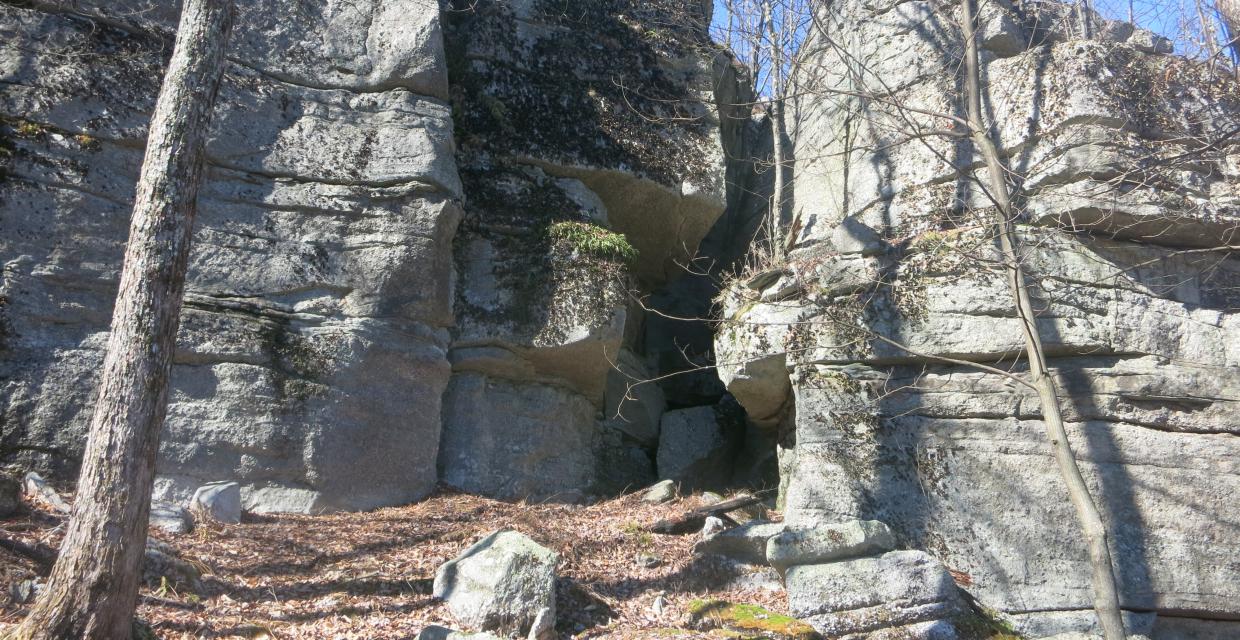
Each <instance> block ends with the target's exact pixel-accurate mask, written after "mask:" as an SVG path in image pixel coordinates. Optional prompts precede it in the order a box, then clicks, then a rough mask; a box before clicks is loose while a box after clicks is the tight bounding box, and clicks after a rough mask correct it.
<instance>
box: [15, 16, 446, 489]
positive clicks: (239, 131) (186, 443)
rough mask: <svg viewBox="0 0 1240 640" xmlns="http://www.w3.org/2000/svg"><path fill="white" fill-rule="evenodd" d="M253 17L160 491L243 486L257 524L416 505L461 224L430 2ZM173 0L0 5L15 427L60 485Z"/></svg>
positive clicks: (211, 192)
mask: <svg viewBox="0 0 1240 640" xmlns="http://www.w3.org/2000/svg"><path fill="white" fill-rule="evenodd" d="M122 5H123V6H122ZM238 5H239V7H238V11H239V18H238V21H237V29H236V33H235V34H234V37H233V41H232V46H231V47H230V52H231V53H230V55H231V56H232V57H233V58H234V59H235V60H237V62H235V63H231V64H230V65H229V68H228V69H227V71H226V75H225V77H226V78H227V79H226V80H225V81H224V87H223V88H222V89H221V92H220V99H219V106H218V108H217V110H216V113H215V117H214V119H213V123H212V128H213V133H212V135H211V138H210V141H209V145H208V151H207V155H208V160H207V162H208V169H207V175H206V180H205V184H204V186H203V189H202V192H201V196H200V198H199V212H198V219H197V225H196V229H197V230H196V233H195V237H194V240H193V243H194V244H193V249H192V255H191V258H190V270H189V282H188V286H187V291H188V293H187V300H186V305H185V311H184V313H183V316H182V326H181V332H180V336H179V338H178V350H177V354H176V359H175V366H174V371H173V376H172V389H171V405H170V407H169V411H168V419H167V423H166V427H165V431H164V444H163V447H162V451H161V456H160V463H159V464H160V466H159V471H160V476H159V479H158V482H157V496H158V497H160V498H162V499H167V500H170V501H184V500H185V499H187V498H189V496H190V493H191V492H192V491H193V489H194V488H195V487H197V486H198V485H200V484H201V483H202V482H203V481H205V480H210V479H212V478H219V477H233V478H236V479H237V480H238V481H239V483H240V484H241V485H242V494H243V499H244V502H245V504H246V506H247V507H248V508H251V509H254V510H258V511H263V510H292V511H316V510H322V509H334V508H369V507H374V506H379V505H383V504H392V503H396V502H402V501H408V500H412V499H415V498H417V497H420V496H422V495H425V494H426V493H427V492H429V491H430V489H431V488H432V487H433V485H434V482H435V470H434V468H435V467H434V460H435V453H436V449H437V446H436V445H437V441H438V433H439V424H440V421H439V409H438V407H439V404H438V403H439V398H440V396H441V395H442V392H443V389H444V387H445V385H446V383H447V376H448V364H447V361H446V359H445V351H446V347H447V336H446V333H445V332H444V331H443V330H442V327H444V326H446V325H448V324H449V323H450V322H451V311H450V308H451V289H450V286H449V274H450V271H451V258H450V255H451V254H450V240H451V237H452V235H453V232H454V229H455V225H456V222H457V219H458V218H459V209H458V205H457V204H456V203H455V202H453V198H456V197H458V196H459V193H460V186H459V185H460V182H459V178H458V177H457V172H456V167H455V161H454V158H453V140H452V123H451V119H450V111H449V109H448V107H447V105H446V104H445V103H444V101H443V100H444V99H445V98H446V97H447V84H446V64H445V61H444V53H443V46H442V38H441V34H440V30H439V11H438V8H437V7H436V6H435V5H434V4H433V3H430V4H428V3H425V2H417V1H413V0H400V1H397V2H385V3H379V2H370V1H367V2H363V3H360V4H358V3H352V4H350V6H348V7H343V5H342V6H335V5H324V6H322V7H315V8H312V9H310V10H301V9H293V8H292V7H291V5H289V6H284V5H281V7H275V8H273V7H267V6H266V5H264V4H262V3H253V2H239V3H238ZM178 6H179V5H178V3H175V2H163V1H154V0H150V1H148V0H135V1H134V2H124V3H121V4H120V5H118V4H117V3H102V2H98V3H96V2H83V3H78V4H77V5H75V10H77V11H80V12H82V13H83V14H84V15H86V16H93V17H94V20H93V21H92V20H91V19H87V18H82V17H75V16H70V15H68V14H62V13H56V12H44V11H39V10H35V9H23V8H16V7H14V6H12V5H5V6H4V7H2V8H0V42H3V44H2V45H0V77H2V78H3V79H4V81H5V86H6V89H5V91H4V92H3V93H2V94H0V114H2V115H3V116H4V117H5V119H6V120H5V124H4V125H3V127H2V128H0V129H2V131H0V137H2V138H3V142H4V145H5V147H6V148H12V149H13V151H14V153H13V154H11V155H10V154H5V157H4V158H3V159H2V160H0V162H2V163H3V164H4V167H3V172H2V173H3V175H4V177H3V178H2V179H0V221H2V222H0V226H2V227H3V228H4V229H5V233H4V234H2V236H3V237H0V266H2V270H0V299H3V300H4V301H5V302H4V304H3V307H2V309H0V326H3V327H4V329H3V331H2V332H0V335H3V338H0V380H2V381H3V382H0V413H3V414H4V415H5V420H6V433H12V434H18V435H17V436H16V437H18V439H19V440H20V444H22V445H30V446H33V447H35V448H34V449H26V451H27V453H24V454H14V455H16V456H17V458H15V461H18V462H23V463H26V464H30V465H35V466H40V467H43V468H45V469H47V470H52V471H55V472H57V473H60V474H62V475H65V476H70V475H72V474H74V473H75V469H74V464H75V463H74V462H73V460H74V452H77V451H80V450H81V446H82V443H83V441H84V432H85V428H86V423H87V420H88V418H89V414H90V408H91V406H92V402H91V396H92V392H93V390H94V386H95V382H96V380H95V372H96V371H97V370H98V363H99V362H100V359H101V357H102V350H103V346H104V339H105V338H106V331H107V328H108V320H109V315H110V313H109V310H110V308H111V304H112V299H113V295H114V288H115V286H116V285H115V283H116V278H117V273H118V271H119V267H120V259H121V255H122V250H123V243H124V241H125V238H126V234H127V221H128V217H129V210H130V203H131V201H132V197H133V194H132V191H133V185H134V183H135V181H136V175H137V170H138V167H139V164H140V162H141V149H142V145H143V139H144V136H145V128H146V123H147V119H148V117H149V113H150V110H151V108H152V105H153V101H154V98H155V94H156V92H157V90H158V83H159V79H160V76H161V61H162V53H161V49H162V47H163V44H162V41H161V40H159V39H157V38H156V37H155V36H154V35H153V34H157V33H165V34H166V33H167V32H168V31H169V30H170V29H171V27H172V26H173V25H175V20H176V12H177V7H178ZM66 50H78V51H81V52H83V54H84V55H85V56H87V57H88V58H89V59H90V61H91V62H90V64H80V63H79V62H78V61H77V60H76V58H74V57H73V56H65V55H63V53H64V51H66ZM19 450H20V449H19ZM32 451H40V452H64V453H65V455H63V456H62V455H59V454H56V453H32Z"/></svg>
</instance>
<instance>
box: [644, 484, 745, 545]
mask: <svg viewBox="0 0 1240 640" xmlns="http://www.w3.org/2000/svg"><path fill="white" fill-rule="evenodd" d="M762 500H763V497H762V494H761V493H759V494H757V495H752V496H737V497H735V498H732V499H730V500H724V501H723V502H717V503H715V504H711V505H707V506H705V507H698V508H696V509H691V510H689V511H686V512H685V513H684V514H683V515H680V516H677V517H675V518H670V519H668V520H660V521H658V522H656V523H654V524H652V525H650V526H649V527H647V528H646V530H647V531H649V532H650V533H660V534H664V535H684V534H686V533H695V532H697V531H700V530H701V529H702V525H704V524H705V523H706V519H707V518H709V517H711V516H714V517H716V518H726V517H727V514H728V513H729V512H731V511H736V510H737V509H744V508H745V507H751V506H753V505H755V504H758V503H760V502H762Z"/></svg>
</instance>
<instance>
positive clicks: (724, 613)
mask: <svg viewBox="0 0 1240 640" xmlns="http://www.w3.org/2000/svg"><path fill="white" fill-rule="evenodd" d="M688 613H689V618H690V620H691V622H692V623H693V624H694V625H695V626H698V627H708V628H715V629H722V630H726V631H732V632H735V633H737V634H738V635H736V636H735V637H738V638H771V639H773V640H775V639H794V640H810V639H813V638H820V637H821V636H820V635H819V634H818V632H817V631H814V628H813V627H811V626H809V625H808V624H806V623H804V622H802V621H800V620H797V619H796V618H793V617H790V616H786V615H783V614H780V613H774V612H772V611H769V610H767V609H764V608H762V607H760V606H758V605H753V604H743V603H733V602H728V601H726V600H694V601H692V602H690V603H689V607H688Z"/></svg>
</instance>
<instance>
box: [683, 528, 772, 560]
mask: <svg viewBox="0 0 1240 640" xmlns="http://www.w3.org/2000/svg"><path fill="white" fill-rule="evenodd" d="M783 530H784V525H783V523H782V522H765V521H762V520H753V521H750V522H746V523H745V524H742V525H741V526H739V527H735V528H732V529H728V530H727V531H724V532H723V533H720V534H718V535H715V536H712V537H710V538H708V539H706V540H705V541H703V542H702V543H701V544H699V545H698V547H697V549H698V551H701V552H702V553H713V554H716V555H721V556H727V557H729V558H732V559H735V560H740V561H741V562H748V563H751V564H761V563H763V562H765V561H766V548H767V544H769V541H770V540H771V539H772V538H775V537H778V536H779V534H780V533H782V532H783Z"/></svg>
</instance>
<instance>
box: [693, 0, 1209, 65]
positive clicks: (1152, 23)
mask: <svg viewBox="0 0 1240 640" xmlns="http://www.w3.org/2000/svg"><path fill="white" fill-rule="evenodd" d="M982 1H985V0H982ZM1194 1H1195V0H1093V4H1094V8H1095V9H1096V10H1097V11H1099V12H1100V13H1102V14H1103V15H1104V16H1106V17H1108V18H1113V19H1120V20H1127V19H1128V16H1129V12H1130V8H1131V13H1132V15H1133V16H1134V17H1135V18H1136V23H1137V25H1138V26H1141V27H1143V28H1146V29H1149V30H1151V31H1154V32H1155V33H1159V34H1161V35H1164V36H1167V37H1169V38H1171V39H1172V40H1175V41H1176V44H1177V47H1176V48H1177V50H1179V51H1181V52H1183V53H1193V52H1192V51H1187V49H1189V48H1191V47H1190V45H1189V43H1188V42H1186V41H1184V40H1183V39H1182V37H1181V34H1182V28H1181V24H1182V22H1183V20H1184V19H1185V18H1186V17H1187V18H1188V19H1190V20H1191V21H1192V22H1193V23H1194V24H1195V23H1197V22H1198V21H1197V19H1196V11H1195V10H1194V8H1193V7H1194ZM714 2H715V23H716V25H718V24H720V22H721V21H726V17H725V16H726V13H725V11H726V10H725V9H724V5H723V2H722V0H714ZM1212 17H1213V16H1211V18H1212Z"/></svg>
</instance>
